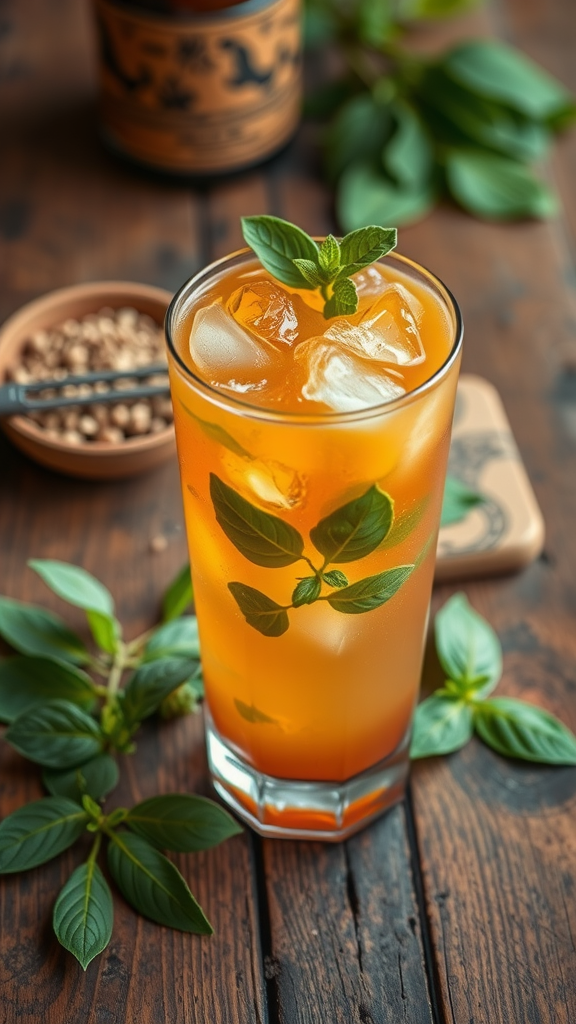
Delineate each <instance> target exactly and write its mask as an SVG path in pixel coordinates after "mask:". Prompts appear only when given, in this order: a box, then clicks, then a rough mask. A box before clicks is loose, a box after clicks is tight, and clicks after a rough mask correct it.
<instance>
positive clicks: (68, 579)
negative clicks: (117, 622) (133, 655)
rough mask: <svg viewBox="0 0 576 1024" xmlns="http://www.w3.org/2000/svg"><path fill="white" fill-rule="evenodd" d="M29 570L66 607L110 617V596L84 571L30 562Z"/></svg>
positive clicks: (42, 561)
mask: <svg viewBox="0 0 576 1024" xmlns="http://www.w3.org/2000/svg"><path fill="white" fill-rule="evenodd" d="M28 565H29V566H30V568H31V569H34V571H35V572H37V573H38V575H39V576H40V577H41V579H43V580H44V583H45V584H46V585H47V586H48V587H50V590H53V591H54V593H55V594H58V597H61V598H62V599H63V600H64V601H68V604H73V605H75V606H76V607H77V608H84V610H85V611H91V612H100V614H101V615H106V616H108V617H111V616H112V615H113V613H114V600H113V598H112V594H111V593H110V591H109V590H107V589H106V587H105V586H104V584H102V583H100V580H97V579H96V578H95V577H94V576H92V575H91V574H90V573H89V572H86V570H85V569H81V568H80V567H79V566H78V565H70V564H69V563H68V562H54V561H50V560H49V559H38V558H36V559H32V560H31V561H29V562H28Z"/></svg>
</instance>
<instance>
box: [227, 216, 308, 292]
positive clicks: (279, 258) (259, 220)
mask: <svg viewBox="0 0 576 1024" xmlns="http://www.w3.org/2000/svg"><path fill="white" fill-rule="evenodd" d="M241 221H242V234H243V235H244V239H245V241H246V244H247V245H249V246H250V248H251V249H253V250H254V252H255V253H256V255H257V257H258V259H259V260H260V262H261V264H262V266H263V267H264V268H265V270H267V271H268V272H269V273H270V274H272V276H273V277H275V278H276V280H277V281H282V283H283V284H287V285H288V286H289V287H292V288H310V287H311V285H310V284H309V283H308V281H307V280H306V278H305V277H304V276H303V274H302V272H301V271H300V270H299V269H298V267H297V266H295V265H294V260H295V259H304V260H310V261H311V262H312V263H314V264H315V265H316V264H317V263H318V246H317V245H316V242H314V241H313V240H312V239H311V238H310V236H309V235H307V234H306V232H305V231H302V230H301V229H300V228H298V227H296V225H295V224H290V223H289V221H286V220H280V218H279V217H269V216H263V217H242V218H241Z"/></svg>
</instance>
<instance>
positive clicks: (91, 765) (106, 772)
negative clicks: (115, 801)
mask: <svg viewBox="0 0 576 1024" xmlns="http://www.w3.org/2000/svg"><path fill="white" fill-rule="evenodd" d="M119 778H120V773H119V771H118V765H117V764H116V761H115V760H114V758H113V757H112V756H111V755H110V754H98V755H97V757H94V758H92V760H91V761H86V763H85V764H83V765H82V767H81V768H68V769H66V770H65V771H62V770H60V769H58V768H46V769H45V771H43V772H42V782H43V783H44V785H45V786H46V789H47V790H48V792H49V793H52V795H53V796H65V797H68V799H69V800H74V801H76V803H78V804H79V803H82V797H83V796H84V794H85V793H86V794H88V796H91V797H92V799H93V800H102V798H103V797H105V796H107V795H108V793H111V792H112V790H113V789H115V788H116V786H117V785H118V780H119Z"/></svg>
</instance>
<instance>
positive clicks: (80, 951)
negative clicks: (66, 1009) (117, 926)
mask: <svg viewBox="0 0 576 1024" xmlns="http://www.w3.org/2000/svg"><path fill="white" fill-rule="evenodd" d="M113 921H114V908H113V905H112V893H111V892H110V888H109V886H108V883H107V881H106V879H105V878H104V875H103V874H102V872H101V870H100V868H99V867H98V865H97V864H96V862H95V861H93V860H91V861H88V863H87V864H81V865H80V866H79V867H77V868H76V870H75V871H73V872H72V874H71V875H70V878H69V879H68V881H67V882H66V884H65V886H64V888H63V889H61V891H60V894H59V896H58V899H57V900H56V903H55V905H54V914H53V917H52V924H53V926H54V932H55V933H56V938H57V939H58V942H59V943H60V945H61V946H64V949H67V950H68V951H69V952H70V953H72V954H73V956H75V957H76V959H77V960H78V961H79V963H80V964H81V965H82V967H83V968H84V970H86V968H87V967H88V964H89V963H90V961H91V960H93V959H94V957H95V956H98V953H101V952H102V950H103V949H106V946H107V945H108V943H109V942H110V939H111V937H112V925H113Z"/></svg>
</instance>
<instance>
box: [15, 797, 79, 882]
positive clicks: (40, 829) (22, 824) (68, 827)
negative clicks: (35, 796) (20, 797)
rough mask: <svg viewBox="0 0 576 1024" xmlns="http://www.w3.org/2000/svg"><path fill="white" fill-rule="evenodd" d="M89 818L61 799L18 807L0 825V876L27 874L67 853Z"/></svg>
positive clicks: (69, 802)
mask: <svg viewBox="0 0 576 1024" xmlns="http://www.w3.org/2000/svg"><path fill="white" fill-rule="evenodd" d="M88 821H89V816H88V815H87V814H86V812H85V811H84V810H83V809H82V808H81V807H79V806H78V804H75V803H73V802H72V801H71V800H65V799H64V798H63V797H55V796H48V797H45V798H44V799H43V800H35V801H33V802H32V803H30V804H26V805H25V806H24V807H19V808H18V810H17V811H14V813H13V814H9V815H8V817H6V818H4V821H2V822H1V823H0V873H2V874H8V873H12V872H15V871H28V870H29V869H30V868H35V867H37V866H38V865H39V864H45V863H46V861H48V860H52V858H53V857H57V856H58V854H59V853H62V851H63V850H67V849H68V847H69V846H72V843H74V842H76V840H77V839H78V837H79V836H80V835H81V834H82V832H83V831H84V829H85V827H86V825H87V823H88Z"/></svg>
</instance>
